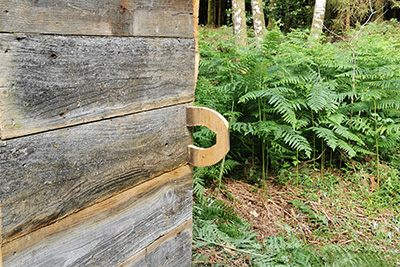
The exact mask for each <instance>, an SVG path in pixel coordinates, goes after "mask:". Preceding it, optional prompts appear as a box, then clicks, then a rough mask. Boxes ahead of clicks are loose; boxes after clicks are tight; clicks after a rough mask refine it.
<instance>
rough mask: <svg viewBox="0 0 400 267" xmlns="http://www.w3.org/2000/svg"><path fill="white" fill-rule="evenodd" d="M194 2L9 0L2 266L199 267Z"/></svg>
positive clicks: (3, 90)
mask: <svg viewBox="0 0 400 267" xmlns="http://www.w3.org/2000/svg"><path fill="white" fill-rule="evenodd" d="M196 2H197V1H196V0H195V1H193V2H192V1H190V0H189V1H188V0H118V1H117V0H70V1H65V0H34V1H26V0H2V1H0V201H1V213H0V214H1V216H0V217H1V225H0V226H1V227H0V229H1V239H2V243H1V250H0V255H1V254H2V257H1V256H0V258H1V259H2V261H3V266H5V267H8V266H10V267H11V266H119V265H120V266H189V265H190V258H191V212H192V211H191V204H192V200H191V188H192V169H191V167H189V166H188V150H187V149H188V148H187V147H188V145H189V144H191V143H192V137H191V133H190V131H189V130H188V128H187V127H186V111H185V109H186V107H187V106H190V105H191V104H192V102H193V98H194V87H195V76H196V64H197V63H198V60H196V56H195V52H196V42H195V31H194V27H195V24H196V23H194V16H193V12H194V6H196ZM0 265H1V263H0Z"/></svg>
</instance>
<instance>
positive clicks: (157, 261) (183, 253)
mask: <svg viewBox="0 0 400 267" xmlns="http://www.w3.org/2000/svg"><path fill="white" fill-rule="evenodd" d="M191 252H192V220H190V221H187V222H185V223H184V224H182V225H180V226H178V227H177V228H175V229H174V230H173V231H171V232H169V233H168V234H166V235H165V236H162V237H160V238H159V239H157V240H156V241H154V242H153V243H151V244H150V245H149V246H147V247H146V248H145V249H143V250H141V251H140V252H138V253H136V254H135V255H134V256H133V257H131V258H129V259H128V260H126V261H124V262H123V263H122V264H120V265H119V266H118V267H154V266H175V267H179V266H186V267H187V266H190V264H191V258H192V253H191Z"/></svg>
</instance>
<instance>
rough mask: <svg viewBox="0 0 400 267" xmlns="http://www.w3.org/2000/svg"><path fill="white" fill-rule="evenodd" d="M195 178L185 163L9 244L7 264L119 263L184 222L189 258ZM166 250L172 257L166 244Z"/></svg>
mask: <svg viewBox="0 0 400 267" xmlns="http://www.w3.org/2000/svg"><path fill="white" fill-rule="evenodd" d="M191 177H192V170H191V168H190V167H189V166H183V167H181V168H179V169H177V170H175V171H172V172H169V173H166V174H163V175H161V176H160V177H157V178H155V179H152V180H150V181H147V182H145V183H143V184H140V185H138V186H136V187H134V188H132V189H129V190H127V191H125V192H122V193H120V194H117V195H115V196H113V197H111V198H109V199H106V200H104V201H102V202H100V203H97V204H95V205H92V206H90V207H88V208H85V209H83V210H81V211H79V212H77V213H75V214H72V215H70V216H67V217H65V218H64V219H62V220H60V221H58V222H57V223H54V224H52V225H49V226H47V227H43V228H41V229H39V230H37V231H35V232H33V233H31V234H29V235H27V236H24V237H22V238H20V239H17V240H15V241H13V242H11V243H6V244H4V246H3V254H4V267H15V266H35V267H39V266H49V267H50V266H51V267H58V266H79V267H80V266H105V267H109V266H117V265H118V264H120V263H122V262H123V261H124V260H125V259H128V258H130V257H132V256H133V255H135V254H136V253H138V252H139V251H141V250H143V249H144V248H146V247H148V246H149V245H150V248H151V247H152V246H151V244H152V243H153V244H154V242H155V241H156V240H157V239H160V238H161V239H162V238H163V237H162V236H164V235H166V236H168V233H169V232H171V231H174V229H176V228H178V229H179V228H180V227H182V224H184V225H185V229H183V231H182V234H183V235H182V240H181V241H179V244H177V245H181V244H183V245H184V247H180V248H179V247H177V248H176V249H179V250H180V252H182V253H183V254H182V256H183V257H185V258H187V256H188V255H190V251H191V247H190V236H189V235H188V233H187V227H188V226H190V219H191V214H192V199H191V188H192V178H191ZM185 222H186V223H185ZM155 243H157V242H155ZM169 244H172V242H169ZM155 252H156V251H155ZM171 252H174V251H172V250H171ZM156 253H158V254H160V252H156ZM165 253H167V254H166V255H165ZM161 254H164V255H160V257H168V251H166V250H165V249H164V250H163V251H161ZM153 266H156V265H153ZM164 266H179V265H164ZM187 266H189V265H187Z"/></svg>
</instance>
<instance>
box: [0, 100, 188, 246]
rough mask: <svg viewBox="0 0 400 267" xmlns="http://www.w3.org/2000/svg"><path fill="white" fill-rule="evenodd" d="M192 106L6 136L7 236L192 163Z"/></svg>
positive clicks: (1, 165)
mask: <svg viewBox="0 0 400 267" xmlns="http://www.w3.org/2000/svg"><path fill="white" fill-rule="evenodd" d="M185 108H186V105H179V106H173V107H168V108H162V109H157V110H153V111H148V112H142V113H138V114H133V115H129V116H124V117H119V118H114V119H108V120H102V121H99V122H95V123H89V124H82V125H78V126H74V127H69V128H65V129H61V130H56V131H50V132H46V133H42V134H36V135H30V136H26V137H22V138H16V139H11V140H8V141H0V170H1V172H0V200H1V202H2V214H3V220H2V226H3V232H2V234H3V241H4V242H8V241H9V240H10V239H13V238H16V237H18V236H21V235H24V234H26V233H27V232H30V231H32V230H34V229H37V228H39V227H42V226H43V225H47V224H49V223H51V222H53V221H55V220H57V219H59V218H60V217H63V216H65V215H67V214H69V213H71V212H74V211H76V210H78V209H80V208H82V207H84V206H85V205H88V204H90V203H92V202H94V201H97V200H99V199H101V198H103V197H107V196H109V195H110V194H113V193H116V192H118V191H119V190H123V189H125V188H127V187H129V186H132V185H134V184H137V183H138V182H141V181H143V180H145V179H149V178H151V177H154V176H156V175H159V174H160V173H163V172H165V171H167V170H171V169H174V168H176V167H177V166H180V165H182V164H186V163H187V160H188V159H187V157H188V155H187V146H188V145H189V144H190V143H191V142H192V138H191V134H190V132H189V130H188V129H187V127H186V125H185V123H186V117H185Z"/></svg>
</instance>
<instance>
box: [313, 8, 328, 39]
mask: <svg viewBox="0 0 400 267" xmlns="http://www.w3.org/2000/svg"><path fill="white" fill-rule="evenodd" d="M325 7H326V0H316V1H315V7H314V16H313V21H312V25H311V37H312V38H314V39H318V38H319V37H320V36H321V33H322V26H323V25H324V17H325Z"/></svg>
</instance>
